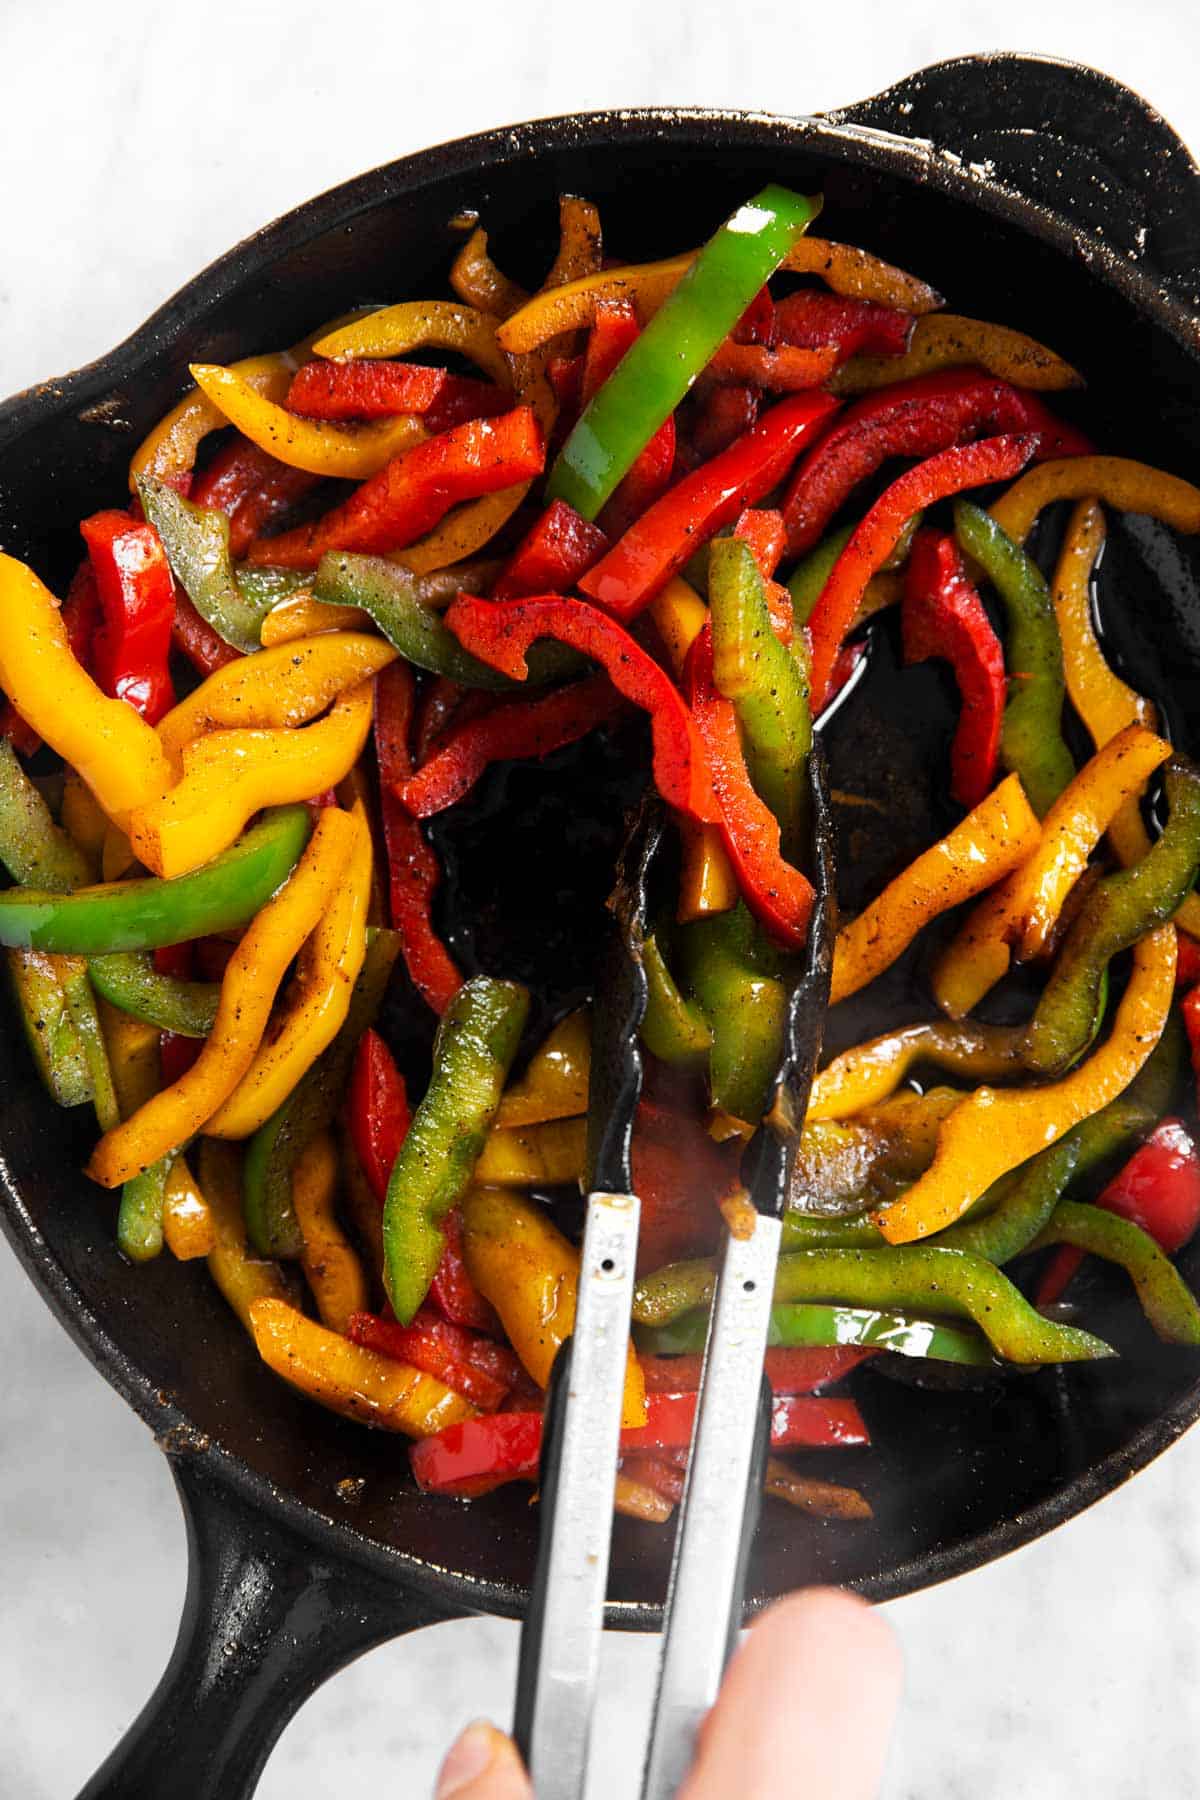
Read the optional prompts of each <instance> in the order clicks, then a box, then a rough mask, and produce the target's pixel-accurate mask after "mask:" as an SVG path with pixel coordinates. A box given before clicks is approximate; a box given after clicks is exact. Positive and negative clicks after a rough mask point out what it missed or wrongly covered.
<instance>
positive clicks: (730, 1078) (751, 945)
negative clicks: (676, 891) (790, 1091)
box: [679, 901, 787, 1124]
mask: <svg viewBox="0 0 1200 1800" xmlns="http://www.w3.org/2000/svg"><path fill="white" fill-rule="evenodd" d="M758 936H759V933H758V928H757V926H756V925H755V923H754V920H753V919H752V918H751V916H750V913H749V911H748V910H747V907H746V904H745V902H744V901H739V902H738V904H737V906H735V907H734V909H733V911H732V912H727V913H715V914H713V916H712V917H711V918H707V919H696V920H694V921H693V923H692V924H690V925H687V926H685V927H684V928H683V930H682V931H681V932H680V933H679V951H680V959H681V963H682V967H683V972H684V976H685V979H686V980H687V982H688V984H689V986H690V988H691V990H692V992H693V993H694V995H695V997H696V999H697V1000H698V1001H699V1003H700V1007H701V1009H702V1011H703V1013H704V1016H705V1017H706V1018H707V1019H708V1020H710V1021H711V1027H712V1034H713V1042H712V1050H711V1051H710V1053H709V1091H710V1093H711V1095H712V1100H713V1104H714V1105H715V1106H720V1107H723V1108H724V1110H725V1111H726V1112H728V1113H732V1114H733V1116H734V1118H737V1119H745V1120H746V1121H747V1122H749V1123H755V1124H756V1123H757V1122H758V1120H759V1119H761V1118H762V1115H763V1113H764V1112H765V1111H766V1109H767V1107H768V1106H769V1104H770V1099H771V1089H772V1084H773V1081H774V1077H775V1071H776V1069H777V1068H778V1066H779V1058H780V1054H781V1049H782V1045H783V1027H784V1019H785V1016H786V1013H787V993H786V991H785V989H784V986H783V984H782V982H780V981H778V980H776V979H775V977H774V976H773V975H771V974H768V973H765V972H764V970H763V968H762V967H761V963H760V962H759V961H757V960H756V940H757V938H758Z"/></svg>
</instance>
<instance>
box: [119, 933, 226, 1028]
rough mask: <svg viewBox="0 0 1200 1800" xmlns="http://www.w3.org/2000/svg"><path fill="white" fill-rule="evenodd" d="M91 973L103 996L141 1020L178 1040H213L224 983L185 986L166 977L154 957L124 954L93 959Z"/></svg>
mask: <svg viewBox="0 0 1200 1800" xmlns="http://www.w3.org/2000/svg"><path fill="white" fill-rule="evenodd" d="M88 968H89V970H90V972H91V977H92V986H93V987H94V988H95V989H96V992H97V993H98V994H103V995H104V998H105V999H106V1000H108V1001H110V1002H111V1004H112V1005H113V1006H119V1007H120V1009H121V1011H122V1012H127V1013H131V1014H132V1015H133V1017H134V1018H135V1019H145V1020H146V1022H147V1024H150V1025H157V1026H158V1028H159V1030H160V1031H173V1032H174V1033H175V1034H176V1036H177V1037H191V1038H203V1037H207V1036H208V1034H209V1032H210V1031H211V1030H212V1028H213V1020H214V1019H215V1018H216V1016H217V1001H218V1000H219V999H220V997H221V988H220V984H219V982H215V981H183V980H180V978H179V977H178V976H175V975H160V974H159V973H158V971H157V970H156V969H155V967H154V963H153V961H152V960H151V958H150V956H149V955H148V954H144V953H143V954H140V953H139V952H138V951H136V950H124V951H118V952H117V953H116V954H115V955H113V956H93V957H92V959H91V961H90V963H89V964H88Z"/></svg>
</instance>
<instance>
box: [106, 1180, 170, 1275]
mask: <svg viewBox="0 0 1200 1800" xmlns="http://www.w3.org/2000/svg"><path fill="white" fill-rule="evenodd" d="M174 1163H175V1157H174V1156H173V1155H172V1156H163V1157H160V1158H159V1160H158V1162H156V1163H151V1165H150V1167H149V1168H148V1169H143V1171H142V1173H141V1174H140V1175H134V1176H133V1177H132V1178H131V1180H129V1181H127V1182H126V1183H125V1185H124V1186H123V1187H122V1189H121V1205H120V1208H119V1210H118V1212H117V1245H118V1247H119V1248H120V1249H121V1250H122V1251H123V1252H124V1254H125V1255H126V1256H127V1257H128V1258H129V1260H130V1262H135V1263H144V1262H153V1261H154V1258H155V1257H156V1256H159V1255H161V1253H162V1247H163V1199H164V1196H165V1194H166V1187H167V1178H168V1176H169V1175H170V1173H171V1169H172V1167H173V1166H174Z"/></svg>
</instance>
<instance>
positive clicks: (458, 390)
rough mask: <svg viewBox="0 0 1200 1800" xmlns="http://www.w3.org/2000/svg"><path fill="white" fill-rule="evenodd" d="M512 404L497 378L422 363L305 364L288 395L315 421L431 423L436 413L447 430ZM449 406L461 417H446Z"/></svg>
mask: <svg viewBox="0 0 1200 1800" xmlns="http://www.w3.org/2000/svg"><path fill="white" fill-rule="evenodd" d="M509 405H511V400H510V398H509V396H508V395H507V394H506V393H505V391H504V389H503V388H500V387H497V386H496V385H495V384H494V383H492V382H483V381H472V380H470V379H469V378H467V377H465V376H462V375H451V374H450V373H449V371H448V370H446V369H433V368H429V367H427V366H426V365H424V364H422V363H402V362H377V361H369V360H367V361H363V362H347V363H335V362H322V361H318V360H314V361H313V362H309V363H305V364H304V366H303V368H301V369H297V371H296V373H295V374H294V375H293V377H292V385H291V387H290V388H289V389H288V395H287V408H288V411H289V412H294V413H301V414H302V415H303V416H304V417H306V418H310V419H336V420H339V421H343V422H344V421H347V420H351V419H390V418H393V417H394V416H395V415H396V414H397V413H419V414H421V415H422V416H423V417H424V419H425V422H426V423H427V424H428V423H429V420H430V416H431V415H433V416H434V417H435V418H436V419H437V420H438V421H439V425H440V429H442V430H445V429H446V427H447V426H449V425H457V424H459V423H460V422H461V418H478V417H481V416H488V415H490V414H491V413H494V412H503V411H504V410H505V408H506V407H507V406H509ZM450 409H454V410H455V411H459V412H460V414H461V417H460V418H448V417H446V414H447V412H448V411H449V410H450ZM443 421H444V422H443Z"/></svg>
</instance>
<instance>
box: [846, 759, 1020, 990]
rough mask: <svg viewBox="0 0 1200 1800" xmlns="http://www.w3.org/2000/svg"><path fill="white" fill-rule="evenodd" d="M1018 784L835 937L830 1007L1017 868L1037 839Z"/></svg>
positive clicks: (1004, 786) (999, 791)
mask: <svg viewBox="0 0 1200 1800" xmlns="http://www.w3.org/2000/svg"><path fill="white" fill-rule="evenodd" d="M1039 835H1040V834H1039V829H1038V822H1037V819H1036V818H1035V817H1034V814H1033V812H1032V810H1031V808H1030V805H1029V802H1028V801H1027V800H1026V798H1025V795H1024V792H1023V790H1022V787H1021V783H1020V781H1019V780H1018V778H1017V777H1016V776H1015V775H1010V776H1008V778H1007V779H1006V780H1005V781H1002V782H1001V783H1000V785H999V787H997V788H994V789H993V790H992V792H991V793H990V794H989V795H988V796H987V798H986V800H984V801H982V802H981V803H980V805H978V806H977V807H975V809H974V811H972V812H969V813H968V814H967V816H966V818H965V819H963V820H962V821H961V823H960V824H958V825H956V826H955V827H954V830H953V831H951V832H949V833H948V834H947V835H946V836H945V837H944V838H941V839H940V840H939V841H938V842H937V843H936V844H933V845H931V846H930V848H929V849H928V850H925V851H923V852H922V854H921V855H920V856H918V857H917V858H916V859H915V861H913V862H911V863H910V864H909V866H908V867H907V868H906V869H905V870H904V871H903V872H902V873H901V874H900V875H898V876H897V877H896V879H895V880H894V881H892V882H889V884H888V886H887V887H886V888H885V889H884V890H883V893H882V894H880V896H879V898H878V899H877V900H873V901H872V902H871V903H870V905H869V906H867V907H866V908H865V909H864V911H862V912H861V913H859V915H858V917H857V918H856V919H853V920H852V921H851V922H850V924H848V925H844V926H843V927H842V929H841V930H840V931H839V932H838V936H837V941H836V944H835V946H834V953H833V982H832V986H831V989H830V1004H831V1005H836V1003H837V1002H838V1001H839V1000H844V999H845V998H846V996H847V995H848V994H854V993H857V992H858V990H859V988H861V987H865V986H866V985H867V983H868V982H869V981H874V979H875V977H876V976H877V975H879V974H882V972H883V970H884V969H886V968H889V967H890V966H891V964H892V963H894V962H895V960H896V958H897V957H898V956H900V955H901V953H902V952H903V951H904V950H906V949H907V948H908V946H909V944H911V943H912V941H913V939H914V938H915V937H916V935H917V933H918V931H920V930H921V928H922V926H924V925H927V924H928V923H929V921H930V919H932V918H935V917H936V916H937V915H938V914H939V913H942V912H945V911H946V910H947V909H948V908H949V907H952V906H958V905H960V904H961V903H962V902H963V901H964V900H970V899H972V898H973V897H974V895H976V894H978V893H980V892H981V891H982V890H983V889H984V888H985V887H990V886H991V885H992V884H993V883H994V882H996V881H999V880H1000V879H1001V877H1002V876H1004V875H1007V874H1008V873H1009V871H1010V870H1012V869H1014V868H1016V866H1017V865H1018V863H1021V862H1023V861H1024V860H1025V858H1026V857H1027V856H1029V855H1030V854H1031V852H1032V851H1033V849H1034V848H1035V846H1036V844H1037V843H1038V839H1039Z"/></svg>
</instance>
